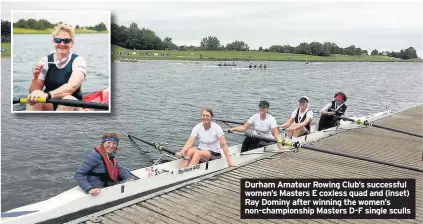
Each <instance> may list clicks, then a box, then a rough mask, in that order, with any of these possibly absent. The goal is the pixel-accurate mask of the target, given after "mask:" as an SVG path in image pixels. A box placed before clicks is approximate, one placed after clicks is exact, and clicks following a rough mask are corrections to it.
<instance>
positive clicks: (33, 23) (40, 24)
mask: <svg viewBox="0 0 423 224" xmlns="http://www.w3.org/2000/svg"><path fill="white" fill-rule="evenodd" d="M59 23H63V22H58V23H56V24H53V23H50V22H49V21H47V20H45V19H39V20H35V19H27V20H25V19H20V20H19V21H18V22H16V23H13V26H14V27H17V28H26V29H35V30H44V29H48V28H54V27H55V26H56V25H57V24H59ZM82 28H85V29H88V30H95V31H104V30H107V27H106V25H105V24H104V23H100V24H97V25H95V26H87V27H80V26H79V25H76V26H75V29H82Z"/></svg>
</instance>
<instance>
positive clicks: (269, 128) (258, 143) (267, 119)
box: [228, 100, 282, 152]
mask: <svg viewBox="0 0 423 224" xmlns="http://www.w3.org/2000/svg"><path fill="white" fill-rule="evenodd" d="M258 106H259V112H258V113H257V114H254V115H253V116H251V117H250V118H249V119H248V120H247V122H245V124H244V125H241V126H237V127H233V128H230V129H228V130H230V131H241V132H243V131H246V130H248V128H250V127H251V126H253V128H254V131H253V134H254V135H258V136H261V137H266V138H270V139H277V140H278V141H282V137H281V136H279V129H278V123H277V122H276V119H275V117H273V116H272V115H271V114H269V113H268V112H269V106H270V105H269V102H267V101H266V100H262V101H260V103H259V105H258ZM271 144H274V142H272V141H266V140H260V139H257V138H252V137H249V136H247V137H245V139H244V141H243V142H242V147H241V152H246V151H249V150H252V149H257V148H260V147H263V146H267V145H271ZM278 147H279V148H280V149H282V145H279V144H278Z"/></svg>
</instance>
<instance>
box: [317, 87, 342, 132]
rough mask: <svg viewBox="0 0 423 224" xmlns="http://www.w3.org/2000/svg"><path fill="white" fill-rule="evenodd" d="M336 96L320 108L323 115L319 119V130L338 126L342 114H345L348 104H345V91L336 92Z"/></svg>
mask: <svg viewBox="0 0 423 224" xmlns="http://www.w3.org/2000/svg"><path fill="white" fill-rule="evenodd" d="M334 98H335V100H333V101H332V102H330V103H328V104H326V106H325V107H323V108H322V109H321V110H320V114H321V115H322V116H321V117H320V120H319V131H320V130H324V129H328V128H331V127H335V126H337V124H338V122H339V120H340V116H343V115H344V114H345V111H346V110H347V105H346V104H345V101H347V96H346V95H345V93H343V92H338V93H336V94H335V96H334ZM334 115H335V116H334Z"/></svg>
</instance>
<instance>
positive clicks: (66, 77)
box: [27, 23, 87, 111]
mask: <svg viewBox="0 0 423 224" xmlns="http://www.w3.org/2000/svg"><path fill="white" fill-rule="evenodd" d="M52 34H53V40H52V42H53V45H54V48H55V50H56V52H55V53H53V54H49V55H47V56H45V57H43V58H42V59H41V60H40V62H39V63H38V64H37V65H35V66H34V68H33V70H32V74H33V77H32V81H31V84H30V85H29V90H28V92H29V95H28V97H27V99H28V102H29V104H27V110H32V111H50V110H65V111H73V110H81V108H77V107H70V106H64V105H58V104H51V103H38V102H37V99H38V98H47V99H70V100H82V92H81V85H82V83H83V82H84V80H85V77H86V74H87V71H86V68H87V64H86V62H85V59H84V58H82V57H81V56H79V55H77V54H73V53H72V52H71V49H72V47H73V43H74V39H75V31H74V29H73V27H72V26H71V25H67V24H62V23H60V24H59V25H57V26H56V27H54V30H53V33H52ZM43 87H45V88H44V90H42V89H43Z"/></svg>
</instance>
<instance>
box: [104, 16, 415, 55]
mask: <svg viewBox="0 0 423 224" xmlns="http://www.w3.org/2000/svg"><path fill="white" fill-rule="evenodd" d="M111 32H112V38H111V39H112V44H115V45H117V46H121V47H123V48H128V49H135V50H180V51H186V50H191V51H196V50H206V51H216V50H230V51H250V50H251V49H250V47H249V46H248V44H246V43H245V42H244V41H241V40H236V41H234V42H232V43H229V44H226V46H224V45H222V44H221V43H220V40H219V39H218V38H217V37H214V36H207V37H204V38H203V39H202V40H201V42H200V46H193V45H191V46H187V45H183V46H178V45H176V44H175V43H173V42H172V38H170V37H165V38H164V39H163V40H162V39H160V37H158V36H157V35H156V33H154V31H152V30H149V29H145V28H142V29H140V28H138V25H137V24H136V23H131V25H129V27H125V26H119V25H117V24H115V23H112V27H111ZM254 51H255V50H254ZM258 51H263V52H278V53H292V54H305V55H316V56H323V57H328V56H330V55H331V54H341V55H351V56H354V55H369V52H368V51H367V50H364V49H361V48H359V47H356V46H355V45H351V46H349V47H346V48H342V47H339V46H338V45H336V44H335V43H332V42H325V43H323V44H322V43H319V42H311V43H305V42H304V43H300V44H299V45H298V46H290V45H272V46H270V47H269V48H266V49H263V47H259V49H258ZM371 55H386V56H390V57H395V58H401V59H412V58H417V53H416V50H415V49H414V48H412V47H409V48H407V49H405V50H401V51H400V52H394V51H392V52H380V53H379V52H378V50H376V49H374V50H373V51H372V52H371Z"/></svg>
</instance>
